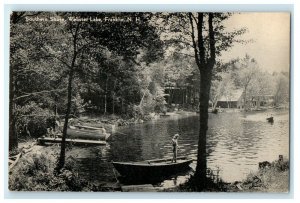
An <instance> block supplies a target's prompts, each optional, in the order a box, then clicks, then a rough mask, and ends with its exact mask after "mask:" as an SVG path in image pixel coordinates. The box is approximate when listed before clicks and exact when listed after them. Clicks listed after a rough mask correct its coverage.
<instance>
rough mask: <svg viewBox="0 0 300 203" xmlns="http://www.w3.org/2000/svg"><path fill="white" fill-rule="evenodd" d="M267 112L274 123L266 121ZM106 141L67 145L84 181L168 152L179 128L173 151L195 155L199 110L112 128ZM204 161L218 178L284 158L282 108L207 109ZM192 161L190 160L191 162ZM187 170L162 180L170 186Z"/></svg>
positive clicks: (235, 177) (238, 176)
mask: <svg viewBox="0 0 300 203" xmlns="http://www.w3.org/2000/svg"><path fill="white" fill-rule="evenodd" d="M267 114H273V116H274V123H273V124H270V123H268V122H267V121H266V117H267ZM116 131H117V132H115V133H114V134H113V135H112V136H111V137H110V138H109V140H108V144H107V146H97V147H84V148H79V147H73V149H72V150H71V151H69V153H71V154H72V156H74V157H75V158H76V160H77V162H78V163H79V171H80V173H82V175H83V176H84V177H85V178H87V179H89V180H90V181H96V182H115V181H116V175H117V172H116V171H115V170H114V169H113V166H112V164H111V162H112V161H140V160H146V159H156V158H166V157H172V146H171V139H172V137H173V135H174V134H175V133H179V134H180V137H179V141H178V143H179V151H178V156H189V157H192V158H196V157H197V142H198V133H199V115H198V114H195V113H189V114H174V115H172V116H170V117H165V118H160V119H157V120H153V121H149V122H145V123H143V124H135V125H130V126H125V127H121V128H117V129H116ZM207 153H208V155H207V164H208V167H209V168H212V169H215V168H217V167H218V168H219V169H220V176H221V178H222V179H223V180H224V181H228V182H232V181H239V180H242V179H244V178H245V177H246V175H247V174H248V173H249V172H251V171H255V170H257V169H258V162H261V161H274V160H276V159H278V155H283V156H284V157H285V158H289V114H288V111H287V110H285V111H279V110H278V111H273V110H268V111H264V112H255V113H247V114H246V115H245V114H244V113H240V112H232V113H219V114H209V129H208V132H207ZM193 166H195V164H194V165H192V167H193ZM187 177H188V175H181V176H178V177H176V178H172V179H169V180H165V181H164V182H162V183H160V186H162V187H172V186H174V185H177V184H179V183H181V182H184V181H185V180H186V179H187Z"/></svg>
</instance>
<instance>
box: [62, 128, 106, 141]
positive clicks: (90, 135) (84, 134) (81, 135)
mask: <svg viewBox="0 0 300 203" xmlns="http://www.w3.org/2000/svg"><path fill="white" fill-rule="evenodd" d="M109 136H110V134H108V133H103V132H102V131H98V130H82V129H70V128H69V129H68V130H67V138H70V139H85V140H107V139H108V137H109Z"/></svg>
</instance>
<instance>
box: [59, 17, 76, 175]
mask: <svg viewBox="0 0 300 203" xmlns="http://www.w3.org/2000/svg"><path fill="white" fill-rule="evenodd" d="M78 29H79V23H78V24H77V27H76V30H75V34H74V35H73V58H72V63H71V66H69V80H68V102H67V111H66V115H65V123H64V127H63V134H62V141H61V148H60V156H59V159H58V163H57V166H56V168H55V171H56V172H58V173H59V171H60V170H61V169H62V168H63V167H64V165H65V157H66V137H67V130H68V122H69V116H70V112H71V104H72V82H73V75H74V66H75V61H76V58H77V54H78V52H77V45H76V43H77V34H78Z"/></svg>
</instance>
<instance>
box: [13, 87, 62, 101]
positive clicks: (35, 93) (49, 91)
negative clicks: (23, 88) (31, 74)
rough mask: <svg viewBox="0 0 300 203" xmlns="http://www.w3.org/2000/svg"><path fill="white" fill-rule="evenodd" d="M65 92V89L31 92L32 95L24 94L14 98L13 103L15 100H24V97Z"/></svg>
mask: <svg viewBox="0 0 300 203" xmlns="http://www.w3.org/2000/svg"><path fill="white" fill-rule="evenodd" d="M65 90H66V88H63V89H55V90H43V91H40V92H32V93H28V94H26V95H22V96H19V97H16V98H14V101H15V100H18V99H22V98H25V97H29V96H33V95H37V94H45V93H51V92H60V91H65Z"/></svg>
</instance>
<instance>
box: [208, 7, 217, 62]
mask: <svg viewBox="0 0 300 203" xmlns="http://www.w3.org/2000/svg"><path fill="white" fill-rule="evenodd" d="M213 18H214V14H213V13H209V14H208V26H209V27H208V28H209V46H210V59H209V61H210V63H211V64H214V63H215V62H216V47H215V46H216V41H215V33H214V27H213Z"/></svg>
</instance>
